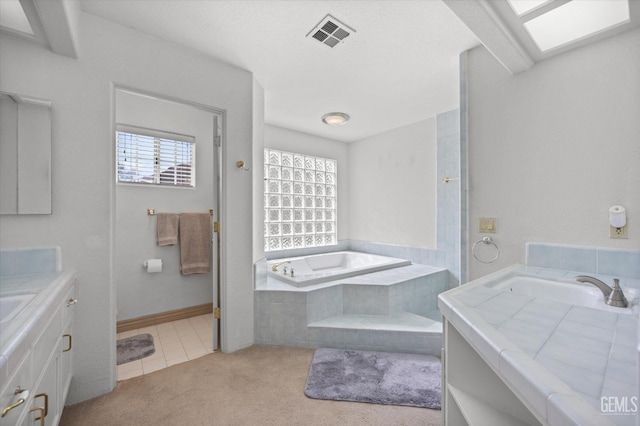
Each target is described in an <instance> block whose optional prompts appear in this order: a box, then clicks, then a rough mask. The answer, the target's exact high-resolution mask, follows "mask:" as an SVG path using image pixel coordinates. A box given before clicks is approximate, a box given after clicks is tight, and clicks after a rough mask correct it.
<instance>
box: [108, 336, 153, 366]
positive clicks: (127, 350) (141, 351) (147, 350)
mask: <svg viewBox="0 0 640 426" xmlns="http://www.w3.org/2000/svg"><path fill="white" fill-rule="evenodd" d="M117 351H118V358H117V364H118V365H120V364H126V363H127V362H131V361H135V360H137V359H142V358H145V357H148V356H149V355H153V353H154V352H155V351H156V348H155V346H154V344H153V336H152V335H150V334H138V335H137V336H132V337H127V338H126V339H120V340H118V342H117Z"/></svg>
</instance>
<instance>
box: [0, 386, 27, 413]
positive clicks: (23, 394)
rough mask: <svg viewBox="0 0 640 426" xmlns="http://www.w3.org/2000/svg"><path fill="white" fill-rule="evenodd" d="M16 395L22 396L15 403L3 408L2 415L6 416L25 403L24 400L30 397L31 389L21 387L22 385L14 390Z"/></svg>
mask: <svg viewBox="0 0 640 426" xmlns="http://www.w3.org/2000/svg"><path fill="white" fill-rule="evenodd" d="M14 394H15V395H20V398H19V399H18V400H17V401H16V402H14V403H13V404H10V405H7V406H6V407H4V408H3V409H2V417H4V416H6V415H7V413H9V411H11V410H13V409H14V408H16V407H19V406H20V405H22V404H24V402H25V401H26V400H27V399H29V391H28V390H22V389H20V386H18V388H17V389H16V391H15V392H14Z"/></svg>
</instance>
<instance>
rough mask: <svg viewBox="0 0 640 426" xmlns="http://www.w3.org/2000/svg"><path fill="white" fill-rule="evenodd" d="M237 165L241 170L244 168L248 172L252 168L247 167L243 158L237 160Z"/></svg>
mask: <svg viewBox="0 0 640 426" xmlns="http://www.w3.org/2000/svg"><path fill="white" fill-rule="evenodd" d="M236 167H237V168H239V169H240V170H244V171H247V172H248V171H249V170H251V169H250V168H248V167H245V162H244V161H242V160H240V161H236Z"/></svg>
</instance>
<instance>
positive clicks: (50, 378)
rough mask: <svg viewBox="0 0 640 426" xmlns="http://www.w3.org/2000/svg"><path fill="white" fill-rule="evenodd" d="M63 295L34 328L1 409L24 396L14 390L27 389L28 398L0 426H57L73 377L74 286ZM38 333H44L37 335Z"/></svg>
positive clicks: (5, 392)
mask: <svg viewBox="0 0 640 426" xmlns="http://www.w3.org/2000/svg"><path fill="white" fill-rule="evenodd" d="M63 294H64V296H63V297H58V298H56V300H54V302H53V303H52V306H51V307H50V309H47V311H46V313H47V315H46V317H45V316H43V318H42V321H41V322H40V323H39V324H41V326H38V327H36V328H35V330H36V331H35V333H34V336H35V339H34V340H33V342H32V344H31V345H29V350H28V351H27V352H26V353H25V355H24V358H23V359H22V361H21V363H20V366H19V367H18V369H17V370H16V372H15V374H14V376H13V377H12V378H11V379H10V381H9V383H8V384H7V385H6V386H5V387H4V388H3V391H2V394H1V395H2V396H1V398H2V399H1V400H0V403H1V404H2V407H8V406H10V405H12V404H15V403H17V402H19V400H20V398H21V397H22V396H24V395H25V393H20V392H18V394H16V390H27V391H28V397H27V398H25V401H24V403H22V404H20V405H18V406H16V407H15V408H13V409H11V410H10V411H8V412H7V413H6V415H5V417H2V418H1V419H0V426H5V425H6V426H9V425H11V426H15V425H20V426H34V425H46V426H56V425H57V424H58V423H59V422H60V417H61V415H62V410H63V408H64V402H65V400H66V397H67V394H68V391H69V386H70V384H71V376H72V353H73V345H72V343H73V340H72V336H73V334H72V330H73V318H74V311H75V304H76V299H75V285H71V287H70V288H69V289H68V290H67V291H65V292H64V293H63ZM39 330H44V331H42V332H41V333H40V334H38V333H39ZM25 343H26V342H25Z"/></svg>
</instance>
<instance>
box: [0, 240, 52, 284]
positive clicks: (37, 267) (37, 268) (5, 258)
mask: <svg viewBox="0 0 640 426" xmlns="http://www.w3.org/2000/svg"><path fill="white" fill-rule="evenodd" d="M61 270H62V260H61V256H60V247H39V248H21V249H2V250H0V277H8V276H13V275H32V274H40V273H46V272H59V271H61Z"/></svg>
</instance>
